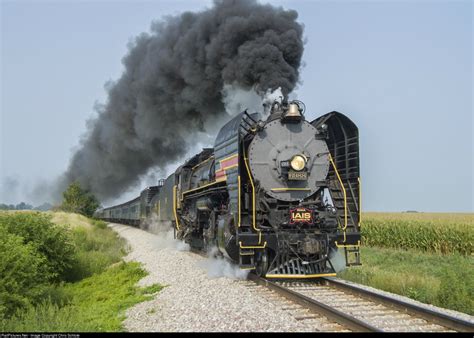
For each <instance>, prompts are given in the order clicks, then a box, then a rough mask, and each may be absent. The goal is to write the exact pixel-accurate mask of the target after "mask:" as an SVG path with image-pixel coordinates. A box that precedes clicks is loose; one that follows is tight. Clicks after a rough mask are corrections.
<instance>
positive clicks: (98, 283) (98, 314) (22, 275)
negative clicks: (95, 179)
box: [0, 212, 160, 332]
mask: <svg viewBox="0 0 474 338" xmlns="http://www.w3.org/2000/svg"><path fill="white" fill-rule="evenodd" d="M55 222H58V223H55ZM125 252H126V251H125V242H124V241H123V240H121V239H120V238H119V237H118V236H117V234H116V233H114V232H113V231H112V230H110V229H108V228H107V227H106V224H105V223H104V222H101V221H94V220H89V219H87V218H86V217H83V216H80V215H75V214H66V213H54V214H50V213H7V212H2V213H0V256H1V257H2V259H1V260H0V331H50V332H51V331H68V332H71V331H76V332H77V331H121V330H123V327H122V325H121V322H122V321H123V319H124V310H125V309H126V308H128V307H130V306H132V305H133V304H136V303H138V302H141V301H144V300H146V299H148V298H149V295H147V294H148V293H152V292H156V291H159V289H160V286H158V285H154V286H152V287H149V288H138V287H136V286H135V284H136V282H137V281H138V280H140V279H141V278H142V277H144V276H145V275H146V272H145V271H144V270H143V269H141V267H140V265H139V264H138V263H124V262H123V261H122V257H123V255H124V254H125Z"/></svg>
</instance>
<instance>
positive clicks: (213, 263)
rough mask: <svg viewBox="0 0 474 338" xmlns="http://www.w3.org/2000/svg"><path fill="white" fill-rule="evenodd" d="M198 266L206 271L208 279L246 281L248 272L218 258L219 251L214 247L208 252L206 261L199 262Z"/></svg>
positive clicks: (220, 257)
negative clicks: (225, 278) (220, 278)
mask: <svg viewBox="0 0 474 338" xmlns="http://www.w3.org/2000/svg"><path fill="white" fill-rule="evenodd" d="M199 266H200V267H201V268H203V269H204V270H207V275H208V276H209V277H210V278H219V277H227V278H231V279H247V275H248V274H249V271H248V270H241V269H240V268H239V267H238V266H237V265H235V264H232V263H231V262H229V261H228V260H226V259H225V258H224V257H222V256H220V254H219V250H218V249H217V248H216V247H213V248H212V249H211V250H209V252H208V256H207V259H206V260H205V261H202V262H200V263H199Z"/></svg>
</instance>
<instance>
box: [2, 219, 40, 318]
mask: <svg viewBox="0 0 474 338" xmlns="http://www.w3.org/2000/svg"><path fill="white" fill-rule="evenodd" d="M0 256H1V257H2V258H1V259H0V318H5V317H7V316H9V315H11V314H12V313H13V312H14V311H16V310H17V309H19V308H25V307H26V306H27V305H28V304H30V302H31V301H34V300H36V299H38V297H39V296H40V295H41V294H42V292H43V291H44V289H45V287H46V283H47V280H48V276H47V275H44V271H41V270H42V269H41V266H42V265H43V264H44V262H45V258H44V257H43V256H41V255H40V254H38V252H37V251H36V250H35V248H34V247H33V245H32V244H26V245H25V244H23V238H21V237H19V236H17V235H14V234H10V233H8V232H7V230H6V229H5V228H4V227H0Z"/></svg>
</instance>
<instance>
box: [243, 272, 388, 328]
mask: <svg viewBox="0 0 474 338" xmlns="http://www.w3.org/2000/svg"><path fill="white" fill-rule="evenodd" d="M248 279H250V280H252V281H254V282H255V283H257V284H258V285H262V286H265V287H267V288H269V289H270V290H273V291H275V292H276V293H278V294H279V295H281V296H283V297H285V298H286V299H288V300H290V301H292V302H295V303H297V304H299V305H301V306H303V307H305V308H307V309H309V310H311V311H312V312H315V313H318V314H321V315H324V316H326V317H327V318H329V319H331V320H333V321H335V322H336V323H338V324H340V325H342V326H344V327H347V328H348V329H350V330H351V331H354V332H383V331H382V330H380V329H379V328H376V327H374V326H372V325H370V324H367V323H365V322H363V321H361V320H359V319H357V318H354V317H352V316H350V315H348V314H346V313H343V312H341V311H339V310H336V309H334V308H332V307H330V306H328V305H326V304H323V303H321V302H318V301H316V300H314V299H311V298H309V297H306V296H304V295H302V294H300V293H298V292H295V291H292V290H290V289H288V288H285V287H283V286H280V285H278V284H276V283H273V282H271V281H269V280H268V279H265V278H262V277H259V276H257V275H255V274H253V273H251V274H249V276H248Z"/></svg>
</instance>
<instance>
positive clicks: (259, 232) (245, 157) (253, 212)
mask: <svg viewBox="0 0 474 338" xmlns="http://www.w3.org/2000/svg"><path fill="white" fill-rule="evenodd" d="M243 154H244V164H245V168H246V169H247V174H248V177H249V181H250V184H251V186H252V227H253V229H254V230H255V231H257V232H258V235H259V236H258V244H260V243H261V242H262V231H261V230H260V229H257V225H256V219H257V216H256V204H255V185H254V184H253V180H252V174H251V173H250V169H249V166H248V163H247V161H248V158H247V154H246V153H245V150H243ZM265 244H266V243H265ZM240 247H241V248H244V247H243V246H242V245H241V246H240ZM264 247H265V245H263V246H262V248H264Z"/></svg>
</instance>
